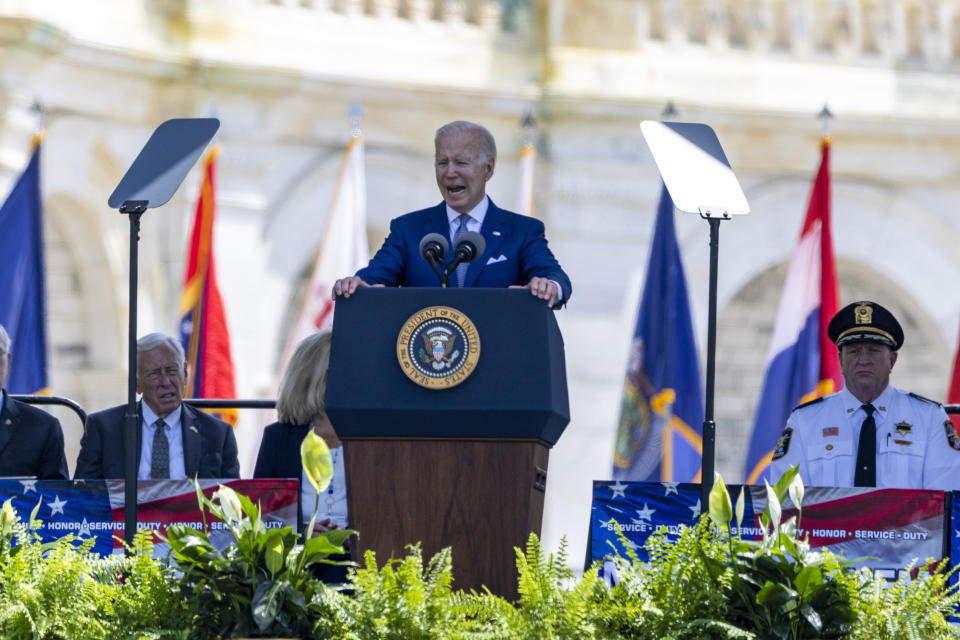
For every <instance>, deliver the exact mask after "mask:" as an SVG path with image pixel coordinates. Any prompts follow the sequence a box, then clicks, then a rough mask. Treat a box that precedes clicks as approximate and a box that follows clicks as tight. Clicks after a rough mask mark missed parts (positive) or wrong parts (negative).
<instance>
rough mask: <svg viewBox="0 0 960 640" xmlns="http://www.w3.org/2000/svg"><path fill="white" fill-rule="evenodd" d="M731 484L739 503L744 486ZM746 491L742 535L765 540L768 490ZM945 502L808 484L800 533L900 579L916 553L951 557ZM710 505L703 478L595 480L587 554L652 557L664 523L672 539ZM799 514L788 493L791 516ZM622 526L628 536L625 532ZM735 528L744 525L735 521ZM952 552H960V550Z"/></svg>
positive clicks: (938, 496)
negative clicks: (629, 552) (652, 541)
mask: <svg viewBox="0 0 960 640" xmlns="http://www.w3.org/2000/svg"><path fill="white" fill-rule="evenodd" d="M727 489H728V491H729V492H730V497H731V500H732V501H733V503H734V504H736V501H737V496H738V495H739V493H740V490H741V487H740V486H738V485H731V486H728V488H727ZM746 490H747V493H746V498H745V499H746V501H745V503H744V517H743V522H742V525H741V528H740V535H741V536H742V537H743V538H744V539H747V540H758V539H761V538H762V537H763V530H762V528H761V525H760V515H761V514H762V513H763V510H764V508H765V507H766V489H765V488H764V487H757V486H749V487H746ZM945 509H946V505H945V494H944V492H942V491H926V490H920V489H869V488H829V487H808V488H807V489H806V492H805V494H804V498H803V510H802V512H801V516H802V517H801V520H800V527H799V533H800V535H801V536H809V540H810V544H811V545H812V546H814V547H826V548H828V549H830V550H831V551H833V552H834V553H842V554H843V557H844V558H846V559H848V560H857V562H856V563H855V564H856V566H863V567H869V568H871V569H873V570H874V571H876V572H877V573H879V574H880V575H883V576H884V577H886V578H887V579H890V580H893V579H896V577H897V575H898V574H899V572H900V571H901V570H903V569H904V568H905V567H906V566H907V565H908V564H910V563H911V562H912V561H914V560H915V559H918V560H919V561H920V562H923V561H925V560H926V559H927V558H935V559H939V558H942V557H943V552H944V526H945V519H946V516H947V514H946V512H945ZM702 511H703V508H702V505H701V504H700V485H698V484H683V483H674V482H620V481H617V482H600V481H595V482H594V483H593V506H592V509H591V518H590V541H589V544H590V548H589V551H588V554H587V556H588V558H589V559H590V561H591V562H593V561H597V560H600V559H602V558H604V557H605V556H608V555H610V554H616V553H619V554H620V555H626V549H625V546H629V547H631V548H632V549H633V550H634V551H635V552H636V554H637V555H638V557H639V558H640V559H641V560H643V561H646V560H648V559H649V558H648V556H647V552H646V549H645V548H644V544H645V543H646V541H647V538H649V537H650V534H652V533H653V532H654V531H656V530H657V529H658V528H660V527H664V528H665V529H666V532H667V535H668V538H671V537H672V538H676V537H678V536H679V535H680V533H681V532H682V530H683V527H685V526H692V525H693V524H695V523H696V522H697V521H698V520H699V519H700V515H701V513H702ZM796 514H797V511H796V508H795V507H793V505H792V503H790V501H789V499H788V500H787V502H786V503H785V504H784V505H783V520H786V519H788V518H790V517H791V516H795V515H796ZM956 516H957V511H956V507H954V517H956ZM954 522H955V523H956V522H960V520H954ZM617 525H619V526H620V529H621V531H622V532H623V534H624V537H625V538H626V542H625V543H624V542H622V541H621V540H620V539H619V538H618V536H617V533H616V527H617ZM730 530H731V532H734V533H735V532H736V526H735V523H734V522H731V523H730ZM958 537H960V531H954V534H953V538H952V544H953V545H958V546H960V541H958ZM951 555H952V556H954V557H955V556H956V553H955V551H954V550H953V549H951Z"/></svg>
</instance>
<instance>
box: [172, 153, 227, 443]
mask: <svg viewBox="0 0 960 640" xmlns="http://www.w3.org/2000/svg"><path fill="white" fill-rule="evenodd" d="M218 153H219V149H218V148H216V147H214V148H213V149H211V150H210V152H209V153H207V157H206V159H205V160H204V167H203V184H202V185H201V186H200V197H199V198H198V200H197V211H196V215H195V216H194V219H193V231H192V232H191V234H190V248H189V253H188V255H187V268H186V271H185V272H184V276H183V293H182V295H181V297H180V342H181V343H182V344H183V350H184V351H185V352H186V354H187V363H188V364H189V366H190V376H189V379H188V381H187V385H186V388H185V389H184V396H185V397H187V398H236V397H237V394H236V387H235V383H234V372H233V359H232V358H231V356H230V332H229V331H228V330H227V317H226V314H225V313H224V310H223V300H222V299H221V297H220V289H219V287H218V286H217V273H216V267H215V262H214V252H213V226H214V216H215V213H216V197H215V172H214V169H215V162H216V157H217V154H218ZM211 413H214V414H216V415H217V416H218V417H220V418H221V419H222V420H225V421H227V422H229V423H230V424H232V425H234V426H236V424H237V410H236V409H218V410H216V411H211Z"/></svg>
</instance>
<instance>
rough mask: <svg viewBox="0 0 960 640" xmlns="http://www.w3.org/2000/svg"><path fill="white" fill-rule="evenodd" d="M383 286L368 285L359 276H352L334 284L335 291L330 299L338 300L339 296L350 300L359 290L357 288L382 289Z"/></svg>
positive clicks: (331, 293)
mask: <svg viewBox="0 0 960 640" xmlns="http://www.w3.org/2000/svg"><path fill="white" fill-rule="evenodd" d="M382 286H383V285H382V284H367V283H366V282H364V281H363V280H362V279H361V278H360V277H359V276H350V277H349V278H340V279H339V280H337V281H336V282H334V283H333V290H332V291H331V292H330V297H331V298H333V299H334V300H336V299H337V296H343V297H344V298H349V297H350V296H352V295H353V292H354V291H356V290H357V287H382Z"/></svg>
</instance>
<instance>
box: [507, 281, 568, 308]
mask: <svg viewBox="0 0 960 640" xmlns="http://www.w3.org/2000/svg"><path fill="white" fill-rule="evenodd" d="M510 288H511V289H530V293H532V294H533V295H535V296H537V297H538V298H540V299H541V300H546V301H547V304H549V305H550V306H551V307H552V306H553V305H554V304H555V303H556V302H557V297H558V296H559V295H560V290H559V289H558V288H557V284H556V283H555V282H554V281H553V280H548V279H546V278H540V277H536V278H534V279H533V280H531V281H530V282H528V283H527V284H525V285H524V286H522V287H521V286H519V285H513V286H511V287H510Z"/></svg>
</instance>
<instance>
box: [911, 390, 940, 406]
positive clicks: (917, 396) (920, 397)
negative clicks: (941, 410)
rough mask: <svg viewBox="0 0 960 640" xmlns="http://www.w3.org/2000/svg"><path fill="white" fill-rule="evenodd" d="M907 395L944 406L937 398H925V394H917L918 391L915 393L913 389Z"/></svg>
mask: <svg viewBox="0 0 960 640" xmlns="http://www.w3.org/2000/svg"><path fill="white" fill-rule="evenodd" d="M907 395H909V396H910V397H911V398H916V399H917V400H923V401H924V402H929V403H930V404H935V405H937V406H938V407H942V406H943V405H942V404H940V403H939V402H937V401H936V400H931V399H930V398H924V397H923V396H921V395H918V394H916V393H913V392H912V391H911V392H910V393H909V394H907Z"/></svg>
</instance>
